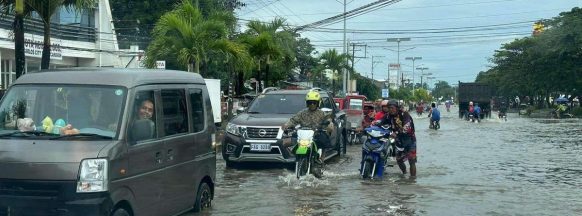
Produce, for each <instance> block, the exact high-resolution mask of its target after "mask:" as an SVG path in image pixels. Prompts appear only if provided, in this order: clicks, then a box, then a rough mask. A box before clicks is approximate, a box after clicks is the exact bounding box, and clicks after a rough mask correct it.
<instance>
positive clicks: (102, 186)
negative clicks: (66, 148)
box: [77, 159, 108, 193]
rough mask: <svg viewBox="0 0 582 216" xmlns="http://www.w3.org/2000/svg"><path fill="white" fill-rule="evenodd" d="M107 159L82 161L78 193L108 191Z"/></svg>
mask: <svg viewBox="0 0 582 216" xmlns="http://www.w3.org/2000/svg"><path fill="white" fill-rule="evenodd" d="M107 171H108V164H107V159H85V160H83V161H81V167H80V169H79V179H78V180H77V193H92V192H103V191H107V189H108V183H107V180H108V179H107V173H108V172H107Z"/></svg>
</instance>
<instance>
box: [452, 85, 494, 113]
mask: <svg viewBox="0 0 582 216" xmlns="http://www.w3.org/2000/svg"><path fill="white" fill-rule="evenodd" d="M457 91H458V94H457V95H458V100H459V118H467V117H468V114H469V113H467V112H468V110H469V102H470V101H472V102H473V103H478V104H479V107H481V110H482V112H481V116H475V118H480V119H482V118H484V117H490V116H491V106H490V104H491V96H492V95H493V91H492V89H491V87H490V86H489V85H487V84H482V83H462V82H459V88H458V90H457Z"/></svg>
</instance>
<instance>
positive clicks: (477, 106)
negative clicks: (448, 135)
mask: <svg viewBox="0 0 582 216" xmlns="http://www.w3.org/2000/svg"><path fill="white" fill-rule="evenodd" d="M474 115H475V118H476V119H477V121H481V107H479V104H478V103H475V114H474Z"/></svg>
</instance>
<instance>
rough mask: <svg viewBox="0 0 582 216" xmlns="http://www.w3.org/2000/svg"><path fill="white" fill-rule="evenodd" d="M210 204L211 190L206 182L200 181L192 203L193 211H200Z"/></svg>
mask: <svg viewBox="0 0 582 216" xmlns="http://www.w3.org/2000/svg"><path fill="white" fill-rule="evenodd" d="M211 206H212V190H210V186H208V184H207V183H206V182H202V183H200V187H198V193H196V203H194V209H193V211H194V212H200V211H202V210H204V209H207V208H210V207H211Z"/></svg>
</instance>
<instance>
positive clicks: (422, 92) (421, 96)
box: [412, 89, 432, 102]
mask: <svg viewBox="0 0 582 216" xmlns="http://www.w3.org/2000/svg"><path fill="white" fill-rule="evenodd" d="M412 100H413V101H424V102H429V101H432V96H430V94H429V93H428V91H427V90H426V89H415V90H414V96H413V97H412Z"/></svg>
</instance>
